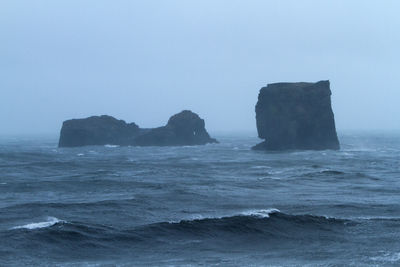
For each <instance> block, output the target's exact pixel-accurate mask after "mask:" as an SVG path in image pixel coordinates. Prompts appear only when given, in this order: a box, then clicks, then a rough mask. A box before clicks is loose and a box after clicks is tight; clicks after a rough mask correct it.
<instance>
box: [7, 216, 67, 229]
mask: <svg viewBox="0 0 400 267" xmlns="http://www.w3.org/2000/svg"><path fill="white" fill-rule="evenodd" d="M64 222H65V221H62V220H59V219H57V218H56V217H47V221H44V222H36V223H29V224H25V225H20V226H15V227H13V228H11V229H12V230H15V229H28V230H34V229H40V228H47V227H51V226H53V225H55V224H57V223H64Z"/></svg>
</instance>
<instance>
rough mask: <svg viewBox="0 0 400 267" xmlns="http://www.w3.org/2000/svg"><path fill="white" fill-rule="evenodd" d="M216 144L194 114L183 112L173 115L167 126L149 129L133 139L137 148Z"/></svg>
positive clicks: (203, 123) (202, 121) (187, 111)
mask: <svg viewBox="0 0 400 267" xmlns="http://www.w3.org/2000/svg"><path fill="white" fill-rule="evenodd" d="M207 143H217V140H216V139H214V138H211V137H210V135H209V134H208V133H207V131H206V129H205V122H204V120H203V119H201V118H200V117H199V115H197V114H196V113H193V112H191V111H189V110H184V111H182V112H181V113H178V114H175V115H174V116H172V117H171V118H170V119H169V120H168V123H167V125H165V126H163V127H159V128H154V129H150V130H149V131H147V132H146V133H145V134H142V135H139V136H138V137H137V138H136V139H135V145H138V146H154V145H156V146H185V145H204V144H207Z"/></svg>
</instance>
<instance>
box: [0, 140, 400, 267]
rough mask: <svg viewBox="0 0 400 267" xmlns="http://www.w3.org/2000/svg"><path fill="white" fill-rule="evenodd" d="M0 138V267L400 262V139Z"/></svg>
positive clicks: (370, 264)
mask: <svg viewBox="0 0 400 267" xmlns="http://www.w3.org/2000/svg"><path fill="white" fill-rule="evenodd" d="M216 137H217V138H218V139H219V141H220V143H219V144H210V145H206V146H193V147H118V146H112V145H107V146H90V147H81V148H58V147H57V141H58V140H57V136H51V137H19V138H14V137H2V138H1V139H0V266H103V265H105V266H110V265H111V266H113V265H118V266H132V265H136V266H160V265H161V266H162V265H168V266H177V265H178V266H179V265H185V266H187V265H205V266H209V265H222V266H246V265H252V266H265V265H277V266H281V265H284V266H292V265H302V266H303V265H309V266H315V265H322V266H336V265H346V266H348V265H350V266H351V265H352V266H359V265H362V266H377V265H378V266H380V265H384V266H396V265H399V264H400V241H399V240H400V194H399V192H400V167H399V166H400V165H399V163H400V135H399V134H397V133H362V132H359V133H342V134H340V136H339V137H340V141H341V145H342V149H341V150H339V151H328V150H327V151H287V152H261V151H252V150H251V149H250V148H251V146H253V145H254V144H256V143H258V142H259V140H258V139H257V138H256V137H255V136H250V137H248V136H246V135H226V134H225V135H220V136H216Z"/></svg>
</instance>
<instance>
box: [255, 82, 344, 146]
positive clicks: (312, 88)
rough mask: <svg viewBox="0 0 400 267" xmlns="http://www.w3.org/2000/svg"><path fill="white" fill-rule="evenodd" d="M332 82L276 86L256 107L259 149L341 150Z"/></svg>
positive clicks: (266, 89) (269, 88) (261, 96)
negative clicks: (335, 117) (333, 107)
mask: <svg viewBox="0 0 400 267" xmlns="http://www.w3.org/2000/svg"><path fill="white" fill-rule="evenodd" d="M331 94H332V93H331V90H330V84H329V81H320V82H316V83H306V82H299V83H274V84H268V86H267V87H263V88H261V90H260V93H259V95H258V102H257V105H256V122H257V131H258V136H259V137H260V138H261V139H265V141H264V142H262V143H260V144H258V145H256V146H254V147H253V149H256V150H324V149H339V148H340V145H339V140H338V137H337V133H336V127H335V119H334V115H333V111H332V107H331Z"/></svg>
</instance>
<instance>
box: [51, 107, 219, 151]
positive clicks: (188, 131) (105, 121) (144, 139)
mask: <svg viewBox="0 0 400 267" xmlns="http://www.w3.org/2000/svg"><path fill="white" fill-rule="evenodd" d="M207 143H217V140H216V139H214V138H211V137H210V135H209V134H208V132H207V131H206V129H205V122H204V120H203V119H201V118H200V117H199V115H197V114H196V113H193V112H192V111H190V110H184V111H182V112H180V113H178V114H175V115H174V116H172V117H171V118H170V119H169V121H168V123H167V124H166V125H165V126H162V127H158V128H150V129H142V128H139V126H138V125H136V124H135V123H126V122H125V121H123V120H117V119H115V118H114V117H111V116H107V115H103V116H92V117H89V118H85V119H72V120H67V121H64V123H63V126H62V128H61V132H60V140H59V144H58V146H59V147H79V146H90V145H106V144H110V145H121V146H128V145H130V146H190V145H204V144H207Z"/></svg>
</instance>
